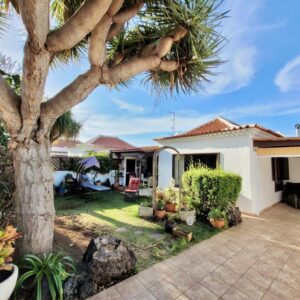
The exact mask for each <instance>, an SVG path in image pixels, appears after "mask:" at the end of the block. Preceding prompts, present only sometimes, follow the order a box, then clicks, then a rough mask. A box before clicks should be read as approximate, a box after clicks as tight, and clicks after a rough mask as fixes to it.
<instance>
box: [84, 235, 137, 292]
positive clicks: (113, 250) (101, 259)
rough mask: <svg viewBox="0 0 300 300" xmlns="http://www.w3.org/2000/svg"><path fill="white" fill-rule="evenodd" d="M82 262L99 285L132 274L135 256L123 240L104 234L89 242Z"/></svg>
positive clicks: (108, 283)
mask: <svg viewBox="0 0 300 300" xmlns="http://www.w3.org/2000/svg"><path fill="white" fill-rule="evenodd" d="M82 262H83V264H84V265H86V266H87V269H88V272H89V276H90V277H91V278H92V280H93V281H94V282H95V283H96V284H97V285H98V286H100V287H101V286H107V285H110V284H111V283H113V282H115V281H120V280H122V279H123V278H126V277H128V276H129V275H130V274H132V273H133V272H134V268H135V264H136V257H135V254H134V252H133V251H132V250H131V249H130V248H129V247H127V245H126V244H125V243H124V242H123V241H121V240H119V239H116V238H114V237H111V236H106V237H98V238H96V239H93V240H92V241H91V242H90V244H89V246H88V248H87V250H86V252H85V254H84V255H83V260H82Z"/></svg>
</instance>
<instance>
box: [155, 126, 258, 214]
mask: <svg viewBox="0 0 300 300" xmlns="http://www.w3.org/2000/svg"><path fill="white" fill-rule="evenodd" d="M161 144H162V145H163V146H166V145H168V146H172V147H175V148H176V149H178V150H179V152H180V153H181V154H198V153H199V154H200V153H203V154H207V153H220V167H221V168H222V169H223V170H225V171H230V172H234V173H236V174H239V175H240V176H242V178H243V183H242V191H241V194H240V197H239V199H238V202H237V205H238V206H239V207H240V209H241V210H242V211H244V212H252V213H254V210H255V205H254V203H253V195H252V172H251V166H252V165H251V144H252V140H251V131H250V130H249V131H248V130H242V131H240V132H231V133H226V134H213V135H209V136H202V137H194V138H184V139H174V140H165V141H162V142H161ZM172 154H173V153H172V151H169V150H164V151H162V152H161V153H160V155H159V178H158V185H159V187H160V188H162V189H165V188H167V187H168V186H170V184H171V180H172Z"/></svg>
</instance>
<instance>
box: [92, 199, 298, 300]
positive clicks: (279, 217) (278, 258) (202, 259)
mask: <svg viewBox="0 0 300 300" xmlns="http://www.w3.org/2000/svg"><path fill="white" fill-rule="evenodd" d="M243 220H244V221H243V223H242V224H240V225H239V226H236V227H233V228H231V229H229V230H226V231H224V232H222V233H220V234H218V235H216V236H213V237H212V238H210V239H209V240H206V241H203V242H201V243H199V244H197V245H195V246H193V247H191V248H190V249H188V250H185V251H184V252H182V253H180V254H179V255H177V256H174V257H172V258H169V259H167V260H166V261H163V262H160V263H158V264H156V265H154V266H152V267H151V268H149V269H147V270H144V271H142V272H140V273H139V274H137V275H135V276H133V277H131V278H128V279H126V280H125V281H123V282H120V283H118V284H116V285H115V286H113V287H111V288H109V289H107V290H105V291H103V292H101V293H100V294H98V295H95V296H93V297H91V298H90V300H102V299H105V300H121V299H122V300H168V299H170V300H173V299H176V300H192V299H195V300H196V299H197V300H198V299H199V300H201V299H205V300H209V299H213V300H214V299H223V300H227V299H228V300H234V299H238V300H242V299H253V300H255V299H263V300H269V299H270V300H271V299H272V300H277V299H282V300H285V299H287V300H289V299H300V210H296V209H293V208H291V207H288V206H286V205H284V204H281V203H280V204H278V205H276V206H274V207H273V208H271V209H270V210H268V211H266V212H265V213H263V214H262V215H261V216H259V217H250V216H244V218H243Z"/></svg>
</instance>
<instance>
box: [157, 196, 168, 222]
mask: <svg viewBox="0 0 300 300" xmlns="http://www.w3.org/2000/svg"><path fill="white" fill-rule="evenodd" d="M165 215H166V209H165V203H164V202H163V201H162V200H159V201H157V203H156V207H155V210H154V216H155V217H156V218H157V219H158V220H162V219H163V218H164V217H165Z"/></svg>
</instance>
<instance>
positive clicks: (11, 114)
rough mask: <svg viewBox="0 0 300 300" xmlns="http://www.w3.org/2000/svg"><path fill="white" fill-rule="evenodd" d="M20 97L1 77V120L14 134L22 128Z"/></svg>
mask: <svg viewBox="0 0 300 300" xmlns="http://www.w3.org/2000/svg"><path fill="white" fill-rule="evenodd" d="M19 107H20V97H19V96H18V95H17V94H16V93H15V92H14V91H13V89H12V88H11V87H10V86H9V85H8V84H7V83H6V82H5V80H4V79H3V77H2V76H1V75H0V119H2V120H3V121H4V123H5V124H6V127H7V129H8V131H9V132H10V133H12V134H14V133H16V132H17V131H19V130H20V128H21V115H20V110H19Z"/></svg>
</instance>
